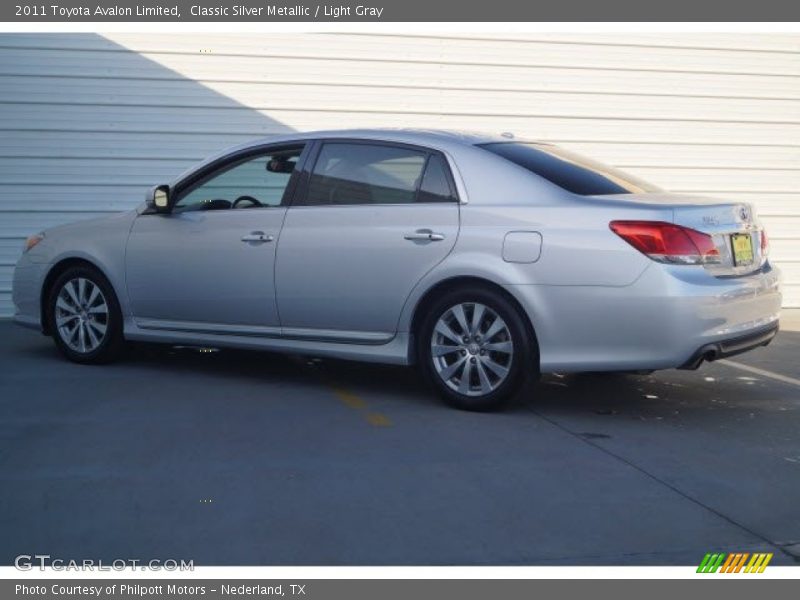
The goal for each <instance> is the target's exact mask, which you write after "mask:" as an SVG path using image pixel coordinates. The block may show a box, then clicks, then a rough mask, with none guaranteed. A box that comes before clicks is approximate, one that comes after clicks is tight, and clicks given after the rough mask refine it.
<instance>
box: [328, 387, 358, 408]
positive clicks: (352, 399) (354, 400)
mask: <svg viewBox="0 0 800 600" xmlns="http://www.w3.org/2000/svg"><path fill="white" fill-rule="evenodd" d="M332 387H333V393H334V394H336V396H337V397H338V398H339V400H341V401H342V404H344V405H345V406H347V407H349V408H355V409H361V408H366V407H367V403H366V402H365V401H364V399H363V398H360V397H358V396H356V395H355V394H353V393H350V392H348V391H347V390H345V389H342V388H340V387H336V386H332Z"/></svg>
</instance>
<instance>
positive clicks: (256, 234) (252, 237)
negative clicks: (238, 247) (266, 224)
mask: <svg viewBox="0 0 800 600" xmlns="http://www.w3.org/2000/svg"><path fill="white" fill-rule="evenodd" d="M274 239H275V238H274V237H273V236H271V235H267V234H265V233H264V232H263V231H253V232H251V233H249V234H247V235H243V236H242V241H243V242H254V243H256V244H263V243H264V242H271V241H273V240H274Z"/></svg>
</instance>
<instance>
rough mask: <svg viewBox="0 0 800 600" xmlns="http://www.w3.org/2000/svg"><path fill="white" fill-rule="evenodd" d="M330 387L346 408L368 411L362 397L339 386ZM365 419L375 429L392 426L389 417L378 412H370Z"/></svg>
mask: <svg viewBox="0 0 800 600" xmlns="http://www.w3.org/2000/svg"><path fill="white" fill-rule="evenodd" d="M328 385H330V386H331V389H333V393H334V394H336V397H337V398H339V400H340V401H341V403H342V404H344V405H345V406H346V407H348V408H352V409H353V410H357V411H359V412H361V411H364V410H366V409H367V402H366V400H364V399H363V398H361V397H360V396H357V395H356V394H354V393H353V392H350V391H348V390H346V389H344V388H341V387H339V386H337V385H333V384H330V383H329V384H328ZM362 414H363V413H362ZM364 418H365V419H366V420H367V423H369V424H370V425H372V426H373V427H391V426H392V421H391V420H390V419H389V417H387V416H386V415H384V414H381V413H378V412H368V413H366V414H365V415H364Z"/></svg>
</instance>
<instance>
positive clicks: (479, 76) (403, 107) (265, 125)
mask: <svg viewBox="0 0 800 600" xmlns="http://www.w3.org/2000/svg"><path fill="white" fill-rule="evenodd" d="M348 126H425V127H452V128H466V129H481V130H488V131H494V132H499V131H513V132H515V133H517V134H518V135H520V136H526V137H534V138H539V139H543V140H548V141H553V142H556V143H561V144H564V145H568V146H569V147H571V148H573V149H575V150H577V151H579V152H584V153H587V154H589V155H591V156H593V157H595V158H598V159H600V160H604V161H606V162H609V163H611V164H614V165H616V166H620V167H622V168H624V169H627V170H629V171H632V172H634V173H636V174H638V175H641V176H643V177H645V178H647V179H650V180H652V181H653V182H655V183H658V184H660V185H661V186H663V187H665V188H667V189H670V190H674V191H681V192H696V193H703V194H709V195H715V196H719V197H723V198H729V199H741V200H747V201H752V202H754V203H755V204H756V205H757V206H758V209H759V212H760V213H761V215H762V216H763V217H764V219H765V221H766V222H767V224H768V226H769V231H770V234H771V238H772V248H773V257H774V259H775V261H776V262H778V263H779V264H780V265H781V266H782V268H783V269H784V273H785V278H786V305H787V306H800V198H798V196H797V190H798V189H800V36H797V35H762V34H747V35H742V34H639V35H631V34H618V35H617V34H614V35H612V34H582V35H566V34H538V33H537V34H529V35H516V34H515V35H508V36H505V35H494V34H492V35H488V34H487V35H477V34H464V35H453V34H448V35H446V36H434V35H424V36H422V35H366V34H287V35H271V34H259V35H226V36H217V35H209V34H202V35H179V34H171V35H169V36H163V35H158V36H153V35H143V34H114V35H106V36H100V35H94V34H3V35H0V315H9V314H10V313H11V310H12V307H11V301H10V288H11V275H12V270H13V264H14V262H15V260H16V258H17V256H18V254H19V251H20V249H21V245H22V242H23V238H24V237H25V236H26V235H27V234H29V233H32V232H36V231H38V230H41V229H42V228H44V227H48V226H51V225H54V224H56V223H61V222H65V221H71V220H76V219H81V218H86V217H91V216H94V215H99V214H104V213H106V212H109V211H115V210H122V209H126V208H129V207H132V206H135V205H136V204H137V203H138V202H140V201H141V199H142V196H143V192H144V190H145V188H146V187H147V186H148V185H150V184H152V183H157V182H161V181H165V180H168V179H171V178H172V177H173V176H174V175H176V174H177V173H179V172H180V171H181V170H183V169H184V168H185V167H187V166H189V165H190V164H191V163H193V162H194V161H197V160H199V159H201V158H202V157H203V156H204V155H206V154H208V153H210V152H212V151H215V150H217V149H219V148H222V147H224V146H226V145H228V144H232V143H236V142H239V141H243V140H246V139H249V138H252V137H256V136H261V135H268V134H271V133H279V132H286V131H289V130H292V129H298V130H305V129H317V128H336V127H348Z"/></svg>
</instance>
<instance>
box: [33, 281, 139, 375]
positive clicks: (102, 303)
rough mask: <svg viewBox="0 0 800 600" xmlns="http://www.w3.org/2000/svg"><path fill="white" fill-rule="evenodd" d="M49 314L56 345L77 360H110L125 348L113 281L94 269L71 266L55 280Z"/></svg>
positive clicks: (69, 356) (92, 361)
mask: <svg viewBox="0 0 800 600" xmlns="http://www.w3.org/2000/svg"><path fill="white" fill-rule="evenodd" d="M48 316H49V319H50V330H51V332H52V334H53V339H54V340H55V343H56V346H57V347H58V349H59V350H60V351H61V353H62V354H64V356H66V357H67V358H68V359H70V360H72V361H74V362H79V363H86V364H92V363H95V364H96V363H106V362H110V361H111V360H113V359H115V358H116V357H117V356H118V355H119V352H120V350H121V349H122V346H123V344H124V340H123V337H122V314H121V311H120V309H119V303H118V302H117V298H116V295H115V294H114V290H113V289H112V287H111V284H109V283H108V281H107V280H106V278H105V277H103V276H102V275H101V274H100V273H99V272H98V271H96V270H95V269H93V268H90V267H84V266H77V267H72V268H69V269H67V270H66V271H65V272H64V273H62V274H61V275H60V276H59V277H58V278H57V279H56V281H55V283H54V285H53V287H52V288H51V291H50V295H49V303H48Z"/></svg>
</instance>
